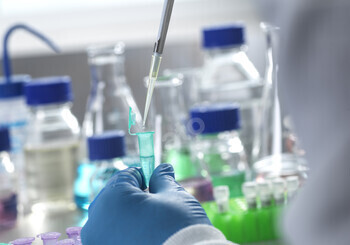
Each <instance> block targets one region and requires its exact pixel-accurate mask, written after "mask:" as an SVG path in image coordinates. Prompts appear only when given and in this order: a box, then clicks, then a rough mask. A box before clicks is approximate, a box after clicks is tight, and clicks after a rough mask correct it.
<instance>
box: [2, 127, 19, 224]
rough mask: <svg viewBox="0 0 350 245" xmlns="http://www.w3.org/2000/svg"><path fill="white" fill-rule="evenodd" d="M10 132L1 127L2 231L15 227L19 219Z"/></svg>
mask: <svg viewBox="0 0 350 245" xmlns="http://www.w3.org/2000/svg"><path fill="white" fill-rule="evenodd" d="M10 149H11V146H10V133H9V130H8V128H4V127H2V128H0V231H2V230H4V229H7V228H10V227H13V226H14V225H15V223H16V220H17V184H16V175H15V166H14V164H13V163H12V161H11V157H10Z"/></svg>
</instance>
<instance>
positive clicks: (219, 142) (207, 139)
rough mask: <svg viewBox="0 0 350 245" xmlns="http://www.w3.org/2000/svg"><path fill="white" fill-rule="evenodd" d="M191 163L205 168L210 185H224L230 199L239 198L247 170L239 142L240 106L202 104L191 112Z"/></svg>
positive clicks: (242, 147)
mask: <svg viewBox="0 0 350 245" xmlns="http://www.w3.org/2000/svg"><path fill="white" fill-rule="evenodd" d="M190 114H191V121H190V124H191V130H192V134H194V135H195V137H194V140H193V143H191V156H192V159H193V161H196V162H199V164H200V165H201V166H202V167H203V168H205V169H206V170H207V171H208V173H209V176H210V177H211V180H212V183H213V186H214V187H215V186H220V185H227V186H228V187H229V189H230V197H231V198H232V197H239V196H242V191H241V188H242V184H243V182H244V181H245V178H246V172H247V170H248V167H247V160H246V155H245V151H244V146H243V144H242V142H241V140H240V137H239V133H238V130H239V129H240V114H239V107H238V106H237V105H235V104H228V103H224V104H203V105H198V106H195V107H193V108H192V109H191V111H190Z"/></svg>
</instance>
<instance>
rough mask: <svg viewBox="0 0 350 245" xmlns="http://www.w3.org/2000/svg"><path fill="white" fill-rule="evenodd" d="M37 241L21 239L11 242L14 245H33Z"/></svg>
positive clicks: (32, 238)
mask: <svg viewBox="0 0 350 245" xmlns="http://www.w3.org/2000/svg"><path fill="white" fill-rule="evenodd" d="M34 240H35V237H24V238H19V239H16V240H14V241H12V242H10V244H13V245H31V244H32V243H33V242H34Z"/></svg>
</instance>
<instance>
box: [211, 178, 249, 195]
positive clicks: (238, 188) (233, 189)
mask: <svg viewBox="0 0 350 245" xmlns="http://www.w3.org/2000/svg"><path fill="white" fill-rule="evenodd" d="M211 179H212V183H213V186H214V187H215V186H220V185H227V186H228V187H229V189H230V198H233V197H241V196H243V193H242V184H243V183H244V180H245V174H244V172H236V173H234V174H232V175H218V176H215V175H214V176H211Z"/></svg>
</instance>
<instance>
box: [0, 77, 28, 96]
mask: <svg viewBox="0 0 350 245" xmlns="http://www.w3.org/2000/svg"><path fill="white" fill-rule="evenodd" d="M30 80H31V77H30V76H29V75H13V76H11V82H10V83H9V82H7V79H6V78H5V77H0V100H2V99H8V98H14V97H20V96H23V94H24V90H23V87H24V84H25V83H27V82H29V81H30Z"/></svg>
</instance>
